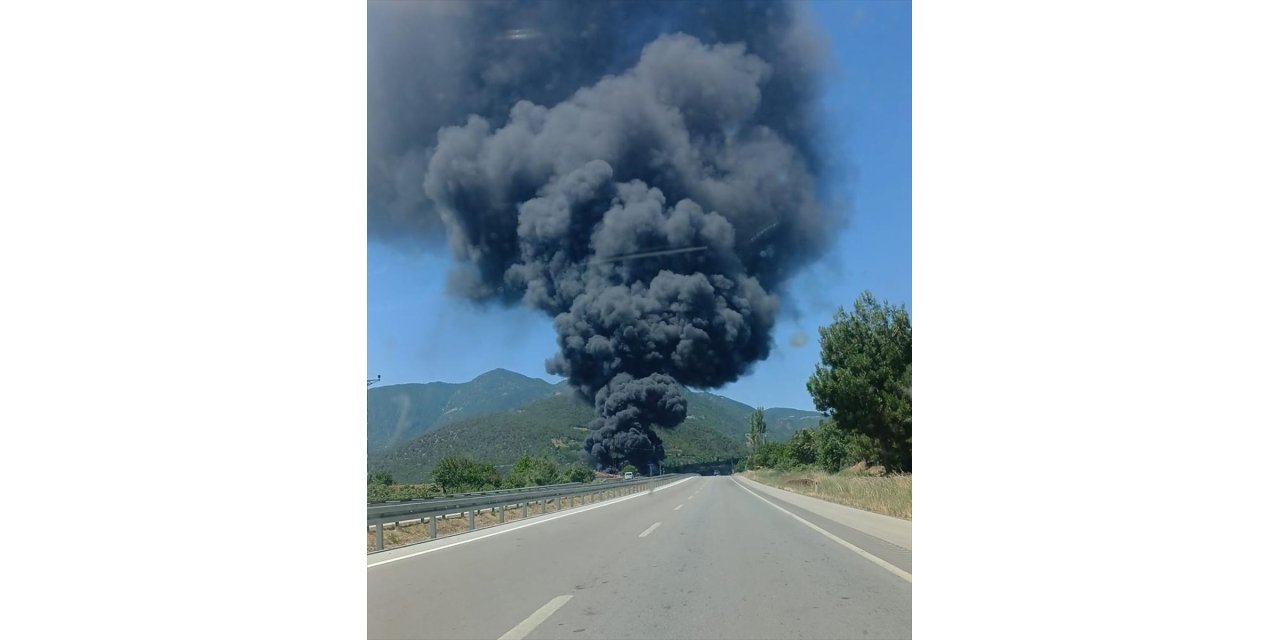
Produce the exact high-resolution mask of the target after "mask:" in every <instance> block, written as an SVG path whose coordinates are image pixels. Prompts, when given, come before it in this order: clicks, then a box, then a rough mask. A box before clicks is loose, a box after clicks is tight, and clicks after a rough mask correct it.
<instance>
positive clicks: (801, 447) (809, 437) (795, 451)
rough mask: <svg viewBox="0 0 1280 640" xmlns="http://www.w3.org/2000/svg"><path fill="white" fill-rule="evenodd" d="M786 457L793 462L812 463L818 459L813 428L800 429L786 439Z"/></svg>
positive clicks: (800, 463) (797, 463)
mask: <svg viewBox="0 0 1280 640" xmlns="http://www.w3.org/2000/svg"><path fill="white" fill-rule="evenodd" d="M787 457H788V458H790V459H791V461H792V463H793V464H796V465H802V464H813V463H814V462H817V460H818V444H817V440H816V439H815V437H814V434H813V429H801V430H799V431H797V432H795V433H793V434H791V439H790V440H788V441H787Z"/></svg>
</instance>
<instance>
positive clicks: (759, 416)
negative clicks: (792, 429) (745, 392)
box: [747, 407, 769, 454]
mask: <svg viewBox="0 0 1280 640" xmlns="http://www.w3.org/2000/svg"><path fill="white" fill-rule="evenodd" d="M768 428H769V427H768V425H766V424H765V423H764V407H756V410H755V411H752V412H751V417H749V418H747V448H748V449H750V450H751V453H752V454H754V453H755V452H756V451H757V450H758V449H759V448H760V447H762V446H764V443H765V431H767V430H768Z"/></svg>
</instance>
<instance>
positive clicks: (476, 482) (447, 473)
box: [431, 456, 502, 493]
mask: <svg viewBox="0 0 1280 640" xmlns="http://www.w3.org/2000/svg"><path fill="white" fill-rule="evenodd" d="M431 478H432V480H433V481H435V483H436V484H437V485H439V486H440V490H441V491H443V492H445V493H466V492H468V491H487V490H490V489H496V488H497V487H498V486H499V485H501V483H502V478H501V476H500V475H499V474H498V468H497V467H495V466H493V465H491V464H484V463H482V462H477V461H475V460H472V459H471V458H467V457H465V456H446V457H445V458H444V459H443V460H441V461H440V464H438V465H436V468H435V470H434V471H432V472H431Z"/></svg>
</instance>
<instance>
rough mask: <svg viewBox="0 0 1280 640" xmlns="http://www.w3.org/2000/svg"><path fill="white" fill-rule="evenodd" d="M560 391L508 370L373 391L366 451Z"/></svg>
mask: <svg viewBox="0 0 1280 640" xmlns="http://www.w3.org/2000/svg"><path fill="white" fill-rule="evenodd" d="M553 393H555V385H553V384H551V383H550V382H547V381H546V380H539V379H537V378H530V377H528V376H523V375H520V374H518V373H516V372H514V371H508V370H506V369H494V370H492V371H489V372H486V373H482V374H480V375H478V376H476V377H475V378H474V379H472V380H471V381H469V382H461V383H451V382H428V383H425V384H421V383H411V384H396V385H388V386H385V387H374V388H372V389H369V394H368V405H367V408H366V410H367V415H368V431H367V438H368V442H367V446H366V451H365V452H366V453H368V454H372V453H375V452H378V451H384V450H387V449H389V448H391V447H394V446H395V445H398V444H401V443H404V442H407V441H409V440H412V439H414V438H416V437H418V436H421V435H423V434H425V433H429V432H431V431H432V430H434V429H438V428H440V427H442V426H444V425H447V424H450V423H453V422H457V421H459V420H463V419H466V418H469V417H471V416H476V415H483V414H486V413H496V412H500V411H506V410H508V409H514V408H516V407H519V406H523V405H526V404H529V403H530V402H533V401H535V400H538V399H540V398H545V397H547V396H549V395H552V394H553Z"/></svg>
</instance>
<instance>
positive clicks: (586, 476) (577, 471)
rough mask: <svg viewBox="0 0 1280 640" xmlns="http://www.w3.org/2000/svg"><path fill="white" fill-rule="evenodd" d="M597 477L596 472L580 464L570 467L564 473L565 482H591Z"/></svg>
mask: <svg viewBox="0 0 1280 640" xmlns="http://www.w3.org/2000/svg"><path fill="white" fill-rule="evenodd" d="M595 479H596V474H595V472H594V471H592V470H591V469H588V468H587V467H586V466H584V465H580V464H575V465H573V466H571V467H569V470H568V471H565V473H564V481H565V482H591V481H592V480H595Z"/></svg>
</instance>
